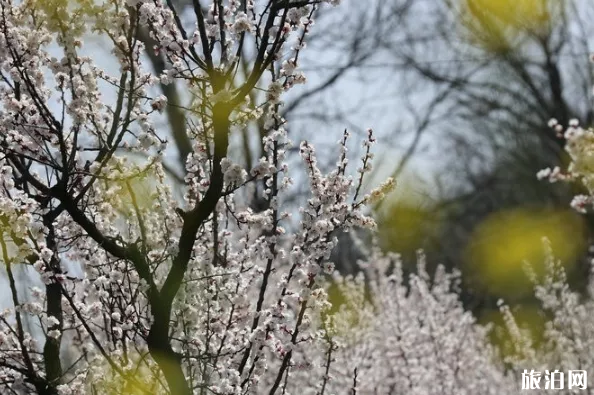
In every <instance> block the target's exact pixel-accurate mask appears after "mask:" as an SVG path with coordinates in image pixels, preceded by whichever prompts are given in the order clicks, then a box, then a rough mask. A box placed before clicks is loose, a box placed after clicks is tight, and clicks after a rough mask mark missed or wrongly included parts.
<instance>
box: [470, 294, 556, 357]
mask: <svg viewBox="0 0 594 395" xmlns="http://www.w3.org/2000/svg"><path fill="white" fill-rule="evenodd" d="M512 312H513V316H514V319H515V323H516V324H517V325H518V327H519V328H520V330H522V331H524V332H526V333H527V334H529V338H530V339H531V340H532V342H533V345H534V346H537V347H538V345H540V344H542V342H543V341H544V340H545V329H546V328H545V325H546V323H547V322H548V320H549V317H547V316H546V315H545V314H544V313H543V311H542V308H541V306H540V305H539V304H537V303H523V304H521V305H519V306H516V307H514V308H513V310H512ZM478 323H479V324H482V325H492V326H493V328H494V330H493V331H491V332H490V333H489V336H490V340H491V342H492V344H494V345H496V346H497V348H498V350H499V351H500V352H501V353H502V356H503V357H511V356H517V357H519V355H518V352H519V351H518V350H517V347H515V346H514V340H513V339H512V337H511V335H510V331H509V330H508V329H507V328H506V323H505V319H504V316H503V315H502V313H501V311H500V310H499V309H488V310H484V311H482V312H480V314H479V316H478Z"/></svg>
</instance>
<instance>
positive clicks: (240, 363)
mask: <svg viewBox="0 0 594 395" xmlns="http://www.w3.org/2000/svg"><path fill="white" fill-rule="evenodd" d="M322 3H333V4H335V3H338V1H336V0H324V1H316V0H298V1H293V0H280V1H276V0H270V1H252V0H244V1H238V0H230V1H227V0H215V1H204V0H202V1H201V0H194V2H193V9H194V14H195V15H194V18H193V21H191V23H188V21H187V20H186V19H187V18H186V16H185V15H180V14H178V13H177V11H176V9H175V6H174V5H173V4H172V3H171V2H166V3H163V2H160V1H128V2H126V1H119V0H115V1H104V2H87V1H75V2H67V1H50V2H45V1H34V0H33V1H23V2H16V1H12V0H6V1H5V0H2V2H1V3H0V10H1V16H0V58H1V59H2V63H1V75H2V81H1V83H0V89H1V92H2V99H1V100H2V102H1V103H2V104H1V105H0V131H1V132H2V133H1V134H0V168H1V174H2V176H1V181H0V182H1V184H2V188H1V192H0V202H1V205H2V210H1V212H0V221H1V223H2V228H1V231H0V247H1V248H0V249H1V251H2V258H1V259H2V261H3V263H4V265H5V268H6V274H7V278H8V285H9V287H8V288H9V292H8V293H9V294H10V297H11V299H12V305H13V308H11V309H8V310H6V311H4V312H3V313H2V316H1V319H0V329H1V330H0V367H1V370H0V386H1V387H2V392H6V393H39V394H56V393H60V394H71V393H109V394H111V393H147V394H148V393H150V394H154V393H171V394H180V395H181V394H191V393H208V392H212V393H220V394H223V393H225V394H230V393H254V392H259V393H260V392H261V393H270V394H274V393H280V391H281V390H282V391H283V392H284V391H286V390H287V388H288V387H289V377H290V372H291V371H292V370H298V369H305V368H308V367H310V366H313V365H312V363H310V362H309V361H308V359H307V358H306V356H305V355H306V353H305V352H304V351H303V350H305V349H307V348H308V347H310V346H313V347H314V348H316V347H320V346H321V347H323V346H324V345H326V344H327V342H326V341H325V340H324V338H323V336H322V334H321V333H322V332H323V331H322V332H320V331H319V330H320V328H321V327H320V326H319V325H315V324H314V323H315V322H316V320H319V319H320V317H321V315H320V312H321V311H322V310H323V309H324V308H325V307H326V305H327V301H326V298H325V292H323V290H322V288H321V280H322V277H323V273H324V272H332V265H331V264H330V263H328V262H326V261H327V259H328V257H329V254H330V251H331V249H332V247H333V246H334V245H335V243H336V241H335V239H334V237H333V232H334V231H335V230H337V229H339V228H349V227H353V226H363V227H371V226H373V221H372V220H371V219H370V218H368V217H366V216H365V215H363V213H362V211H361V210H362V208H363V204H364V203H365V202H366V201H369V200H372V199H377V198H381V196H382V195H383V193H384V191H385V190H386V189H389V188H390V187H391V186H392V183H391V182H388V183H386V184H385V185H384V186H382V187H381V189H380V190H377V191H375V192H373V193H372V194H371V195H366V196H361V193H360V190H361V182H362V179H363V175H364V173H366V172H367V171H368V170H369V169H370V158H371V154H370V152H369V147H370V145H371V144H372V143H373V141H374V139H373V136H372V133H371V131H370V132H369V136H368V139H367V141H366V142H365V146H366V147H367V148H368V149H367V151H366V155H365V157H364V158H363V166H362V167H361V168H360V170H359V172H360V177H358V178H357V179H355V180H353V179H352V178H351V177H349V176H348V175H347V159H346V150H347V134H346V132H345V134H344V137H343V138H341V140H340V143H339V146H340V150H341V153H340V154H339V155H338V157H337V159H338V163H337V166H336V169H335V170H334V171H332V172H331V173H330V174H327V175H323V174H322V173H321V172H320V170H319V169H318V167H317V165H316V156H315V152H314V149H313V147H312V146H310V145H309V144H308V143H307V142H303V143H302V144H301V146H300V153H301V156H302V157H303V160H304V163H305V167H306V170H307V175H308V177H309V183H310V187H311V198H310V199H309V200H308V202H307V205H306V206H305V207H304V208H303V209H302V210H301V213H300V216H301V217H300V222H299V224H298V226H297V227H296V229H295V230H294V231H293V232H291V233H290V234H286V232H285V230H284V228H283V221H285V220H286V219H287V218H288V217H289V216H290V214H289V213H287V212H285V211H283V209H282V207H281V205H280V202H282V200H281V199H282V193H283V191H284V190H286V188H287V187H288V186H289V185H290V184H291V179H290V178H289V177H288V174H287V166H286V164H285V163H284V157H285V152H286V149H287V147H288V146H289V144H290V142H289V140H288V138H287V136H286V133H285V131H284V129H283V125H284V122H285V121H284V120H283V119H282V117H280V116H279V112H278V110H279V106H280V104H281V102H280V96H281V94H282V92H283V91H285V90H287V89H289V88H290V87H291V86H293V85H295V84H299V83H303V82H304V80H305V79H304V76H303V74H302V73H300V72H299V71H298V68H297V66H298V61H299V53H300V50H301V49H302V48H303V47H304V45H305V39H306V36H307V34H308V32H309V29H310V27H311V25H312V23H313V20H312V16H313V15H314V13H315V11H316V9H317V8H318V7H320V6H323V4H322ZM141 28H143V29H147V28H148V30H149V34H150V36H151V38H152V40H153V41H154V42H156V46H155V48H153V49H154V50H155V51H157V52H159V53H160V54H162V55H163V56H164V58H165V59H166V60H167V63H168V67H167V68H166V70H165V71H164V72H163V73H162V74H161V75H153V74H151V73H150V72H149V71H147V70H146V68H145V67H144V62H143V57H142V56H141V55H142V53H143V43H142V41H141V40H139V38H138V36H139V34H138V33H139V29H141ZM88 34H93V35H95V36H96V37H101V38H103V40H104V42H107V43H109V45H110V46H111V48H112V52H113V54H114V55H115V57H116V58H117V61H118V63H119V71H118V72H116V73H111V72H109V71H106V70H102V69H101V68H99V67H98V66H97V65H96V62H95V60H94V59H92V58H90V57H85V56H82V55H80V52H81V51H83V50H84V48H85V47H84V45H83V41H82V38H83V37H84V36H85V35H88ZM291 45H292V46H291ZM244 47H249V48H251V49H252V51H253V52H254V54H255V56H254V57H253V58H252V59H245V58H243V54H244V51H243V48H244ZM246 61H248V62H250V63H249V69H250V70H251V71H250V72H249V74H248V77H247V78H245V79H244V80H238V79H237V78H236V71H237V67H238V65H239V64H240V62H246ZM156 84H165V85H167V84H184V86H186V87H187V89H188V90H189V91H190V92H191V94H192V97H193V99H192V103H191V106H190V107H188V108H184V111H185V112H186V118H187V122H188V125H187V126H188V128H187V130H188V134H189V137H190V139H191V141H192V142H193V146H192V152H191V153H190V155H189V156H188V157H187V160H186V162H185V163H186V165H185V172H186V176H185V181H186V190H185V195H184V198H183V201H179V200H176V199H175V198H174V197H173V194H172V192H171V191H170V188H169V186H168V183H167V179H166V176H165V172H164V170H163V166H162V158H163V155H164V153H165V151H166V150H167V140H166V138H164V136H163V133H161V131H160V130H159V128H158V127H156V126H155V122H154V119H155V117H156V116H157V115H158V113H159V112H161V111H163V110H164V108H165V107H166V106H167V105H168V104H167V102H166V100H165V98H164V97H163V96H157V97H154V96H152V95H151V92H152V90H154V89H152V87H153V86H154V85H156ZM254 89H265V90H266V91H267V96H266V99H267V100H266V101H265V102H264V103H257V105H256V106H255V110H254V109H253V108H254V107H252V106H250V105H249V100H248V97H249V94H250V93H251V92H252V91H253V90H254ZM109 96H111V97H112V98H113V100H111V101H110V100H106V99H105V98H106V97H109ZM253 118H264V120H265V123H264V124H265V128H266V130H267V135H266V137H265V141H264V146H265V148H266V155H265V156H264V157H262V158H261V160H260V162H259V164H258V165H257V166H256V167H255V168H253V169H251V171H250V172H249V173H248V172H246V171H245V170H243V169H242V167H241V166H239V165H238V164H236V163H234V162H233V160H232V158H231V157H230V155H229V151H228V147H229V141H230V135H231V134H232V133H233V131H234V130H237V129H241V128H243V127H245V125H246V122H247V121H248V120H249V119H253ZM130 153H137V154H138V153H140V154H143V156H144V157H145V158H146V160H143V161H133V160H130ZM256 180H263V181H264V182H265V185H266V190H265V196H266V199H268V205H267V206H268V209H267V210H265V211H263V212H261V213H254V212H253V211H252V210H250V209H249V208H248V206H247V204H246V202H245V199H243V197H245V194H244V193H242V191H243V190H244V189H245V188H247V187H249V184H250V183H253V182H255V181H256ZM23 265H25V266H27V267H31V268H32V269H34V271H35V272H37V273H38V276H39V278H40V279H41V280H42V284H43V287H35V288H33V289H31V290H30V292H23V291H22V290H20V288H21V287H20V286H19V283H18V280H17V276H16V275H15V273H16V272H15V270H16V268H17V267H20V266H23ZM77 268H80V269H82V272H80V273H79V272H77ZM19 290H20V291H19ZM312 355H315V354H312ZM312 385H313V386H314V387H316V388H317V384H313V383H312ZM319 385H322V386H323V385H324V384H323V380H322V379H320V384H319ZM314 387H312V388H314ZM322 391H323V390H322Z"/></svg>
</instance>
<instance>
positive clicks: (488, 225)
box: [378, 0, 594, 311]
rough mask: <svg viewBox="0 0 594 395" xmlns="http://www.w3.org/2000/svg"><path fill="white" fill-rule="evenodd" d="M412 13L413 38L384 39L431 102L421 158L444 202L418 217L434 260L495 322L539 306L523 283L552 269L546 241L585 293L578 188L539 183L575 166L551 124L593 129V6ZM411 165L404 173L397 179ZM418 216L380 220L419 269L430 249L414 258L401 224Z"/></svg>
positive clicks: (470, 0)
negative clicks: (455, 275) (521, 307)
mask: <svg viewBox="0 0 594 395" xmlns="http://www.w3.org/2000/svg"><path fill="white" fill-rule="evenodd" d="M407 12H408V14H407V16H406V17H402V16H399V18H400V19H399V20H400V21H401V23H400V24H399V27H398V29H399V30H401V31H402V32H404V33H402V32H401V33H400V34H405V35H406V37H407V38H408V39H407V40H402V39H399V38H394V37H392V36H385V37H382V41H381V44H380V45H381V47H382V48H383V49H385V53H386V56H388V57H389V60H388V61H387V63H388V64H389V63H390V62H391V63H392V64H393V65H394V72H395V73H400V74H403V75H406V76H407V77H406V79H407V83H408V84H409V85H410V87H411V88H410V89H411V90H413V89H414V90H415V95H417V96H424V97H425V99H424V100H425V101H426V102H427V103H429V104H428V105H426V106H425V108H424V109H423V108H422V107H419V106H416V111H417V112H418V113H420V114H421V116H420V118H421V119H429V121H428V122H427V126H426V127H424V128H423V129H422V130H420V131H418V133H419V134H421V133H422V134H423V139H422V141H421V138H417V142H418V143H417V146H416V147H411V149H413V150H414V151H415V152H420V150H421V149H422V148H423V147H425V148H427V149H428V151H429V152H428V154H427V155H426V158H427V159H428V162H429V163H431V162H432V163H434V164H435V165H436V166H434V167H437V168H438V169H437V171H436V172H435V173H434V174H436V177H435V178H434V179H432V182H431V187H430V189H429V190H430V194H431V196H432V200H431V201H430V204H428V205H425V206H424V207H423V208H422V214H418V215H417V219H418V220H419V221H422V222H423V225H420V224H417V225H416V228H422V229H423V230H424V233H423V237H422V238H421V241H422V243H421V244H422V246H423V247H424V248H425V249H426V250H427V252H428V254H429V255H430V256H431V257H433V259H430V260H429V261H441V262H444V263H446V264H447V265H448V266H449V267H453V266H457V267H461V268H462V269H463V271H464V274H465V277H464V278H465V280H466V284H465V302H466V303H467V305H469V306H470V307H472V308H473V309H475V311H479V310H485V309H486V311H488V310H489V309H491V308H495V305H496V301H497V299H499V298H501V297H505V298H506V300H508V301H511V302H512V303H513V302H520V301H525V299H526V298H527V297H528V295H530V293H531V286H530V284H529V283H528V282H522V281H521V280H519V279H518V276H522V269H521V265H522V262H523V260H524V259H528V260H530V261H532V262H533V263H534V264H537V263H538V262H539V261H541V259H540V257H541V256H542V254H541V253H540V252H539V251H541V241H540V237H541V236H545V235H546V236H548V237H549V238H550V239H551V240H553V241H552V244H553V249H554V250H560V251H561V252H560V254H559V255H560V256H563V258H564V260H565V264H566V268H567V269H568V271H569V273H570V278H571V279H572V283H573V285H575V286H576V287H578V288H579V287H582V286H583V285H584V281H583V280H584V279H586V278H587V276H588V272H589V262H588V260H587V259H586V258H587V248H586V246H587V245H588V244H591V242H590V241H591V240H590V235H591V231H592V229H594V222H593V221H592V217H591V216H587V217H583V216H579V215H577V214H575V213H572V212H570V211H568V210H567V208H568V206H569V202H570V200H571V196H572V195H573V194H575V192H576V190H575V189H573V190H571V189H572V188H578V187H577V186H575V187H572V186H568V185H553V186H551V185H549V184H548V183H547V182H544V181H539V180H537V178H536V172H537V171H538V170H540V169H542V168H545V167H553V166H560V167H561V168H564V167H565V166H566V162H567V158H566V156H565V153H564V150H563V141H562V139H559V138H558V137H557V136H556V134H555V132H554V131H553V130H552V129H551V128H550V127H548V126H547V123H548V121H549V120H550V119H551V118H556V119H557V120H558V121H559V123H561V124H563V125H567V123H568V122H569V120H571V119H577V120H579V121H580V124H582V125H588V126H589V125H591V123H592V118H593V113H592V95H591V87H592V64H591V62H590V61H589V54H590V52H591V45H592V42H591V39H590V37H593V35H592V33H593V28H594V26H593V25H592V24H591V22H590V21H591V20H592V16H593V13H594V4H592V3H591V2H588V1H581V0H524V1H513V0H443V1H421V2H418V3H417V4H415V6H413V7H410V8H409V9H407ZM411 81H412V82H411ZM413 87H414V88H413ZM427 98H430V99H427ZM427 114H431V115H427ZM443 114H447V116H443ZM405 159H407V158H405ZM406 165H407V163H406V161H404V162H401V163H399V164H398V165H396V167H395V170H394V174H395V175H400V174H402V171H403V169H404V168H405V167H406ZM410 167H412V166H409V168H410ZM417 172H418V171H417ZM421 173H422V172H421ZM415 207H419V204H418V203H417V205H416V206H415V204H412V205H411V204H410V199H409V201H408V202H407V200H406V199H404V200H403V199H399V198H395V199H394V201H393V202H392V203H390V204H384V205H383V206H382V207H380V208H379V210H378V215H379V216H380V217H381V219H382V229H383V230H382V232H381V235H382V238H383V242H384V245H385V246H386V248H389V249H394V250H399V251H403V252H405V253H407V254H408V255H410V256H412V252H413V250H414V249H415V248H418V247H419V243H418V240H419V237H415V243H411V245H409V246H408V248H407V247H406V246H405V247H403V246H402V239H398V237H397V235H398V234H403V233H406V232H407V231H410V229H411V227H410V225H409V224H407V223H406V221H402V211H403V210H405V211H406V210H409V211H410V210H411V209H414V208H415ZM416 228H415V229H416ZM394 240H398V241H394ZM511 279H514V280H513V281H511Z"/></svg>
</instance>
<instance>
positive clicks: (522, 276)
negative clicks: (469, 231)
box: [465, 208, 586, 299]
mask: <svg viewBox="0 0 594 395" xmlns="http://www.w3.org/2000/svg"><path fill="white" fill-rule="evenodd" d="M584 228H585V223H584V221H583V219H582V218H581V217H580V216H578V215H576V214H575V213H573V212H571V211H569V210H544V209H528V208H516V209H510V210H507V211H500V212H496V213H494V214H492V215H490V216H489V217H487V218H486V219H485V220H484V221H483V222H482V223H481V224H479V225H478V226H477V227H476V229H475V231H474V233H473V235H472V236H471V240H470V242H469V244H468V246H467V249H466V252H465V265H466V267H465V269H466V270H465V271H466V272H467V273H468V274H469V275H470V276H473V277H474V278H476V279H477V281H476V283H477V284H478V285H479V286H480V288H481V289H482V290H483V291H484V292H488V293H490V294H494V295H496V296H498V297H504V298H506V299H517V298H518V297H522V296H523V297H526V296H529V295H532V294H533V287H532V284H531V282H530V280H529V278H528V276H527V275H526V273H525V262H529V263H530V267H531V268H532V269H533V270H534V272H535V274H536V275H537V276H539V275H542V274H543V273H544V271H545V268H544V266H543V265H544V262H545V255H544V254H545V251H544V250H543V248H542V238H543V237H547V238H548V239H549V241H550V243H551V246H552V248H553V251H555V255H556V256H557V257H558V258H559V259H560V260H561V261H562V262H564V263H565V264H566V265H573V264H574V263H575V262H576V259H577V258H578V256H580V255H581V254H583V251H584V248H585V245H586V240H585V239H584V234H585V233H584ZM571 269H572V268H570V267H566V270H567V271H571Z"/></svg>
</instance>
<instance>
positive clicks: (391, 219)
mask: <svg viewBox="0 0 594 395" xmlns="http://www.w3.org/2000/svg"><path fill="white" fill-rule="evenodd" d="M416 180H418V178H415V177H408V178H405V177H403V178H399V179H398V186H397V187H396V190H395V191H394V192H393V193H392V194H391V195H389V196H388V197H387V198H386V200H385V201H384V202H383V203H382V205H381V206H380V207H379V208H378V209H377V213H378V216H377V217H378V219H377V221H378V231H379V238H380V245H381V247H382V248H383V249H384V250H389V251H393V252H397V253H399V254H401V255H402V257H403V260H404V262H405V263H407V264H408V265H409V266H411V268H413V267H414V265H416V253H417V250H418V249H419V248H429V249H430V248H431V235H432V234H433V233H434V232H437V231H438V230H439V219H438V216H437V215H436V212H435V210H434V207H433V201H432V200H431V198H430V197H429V196H428V194H427V193H425V192H423V191H422V186H419V182H418V181H416Z"/></svg>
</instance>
